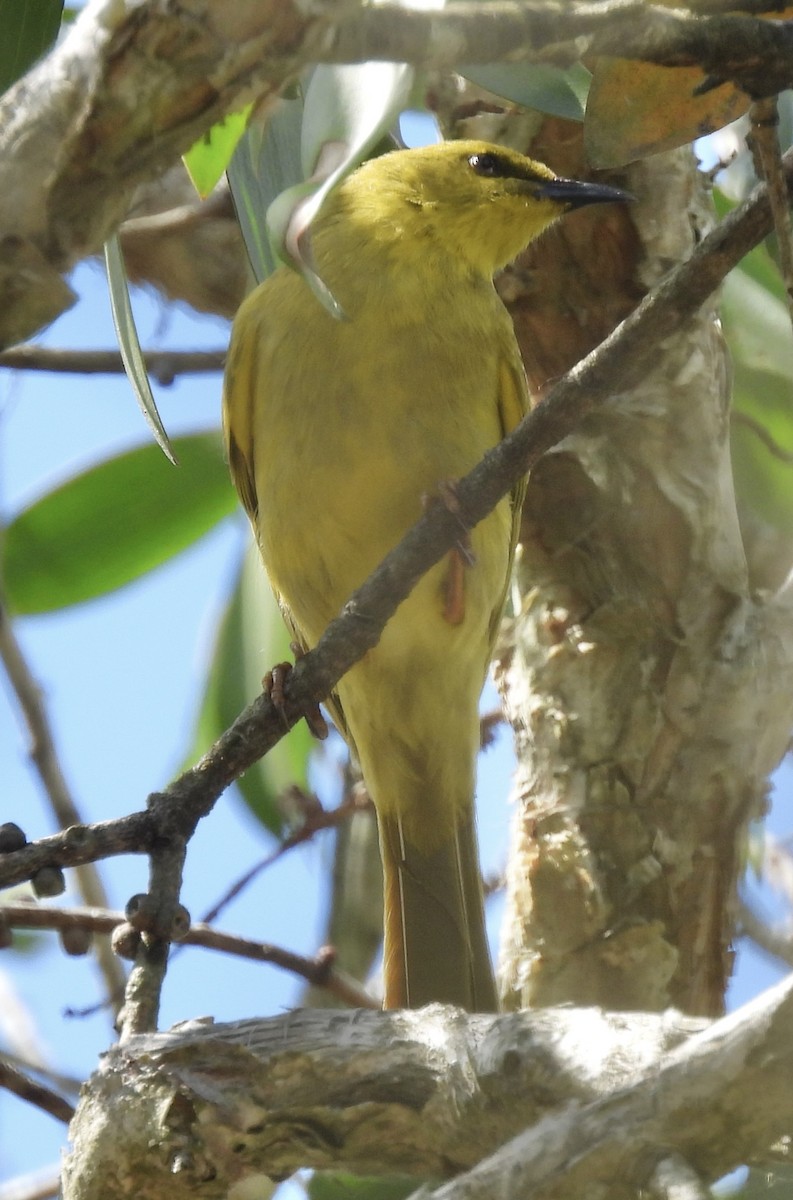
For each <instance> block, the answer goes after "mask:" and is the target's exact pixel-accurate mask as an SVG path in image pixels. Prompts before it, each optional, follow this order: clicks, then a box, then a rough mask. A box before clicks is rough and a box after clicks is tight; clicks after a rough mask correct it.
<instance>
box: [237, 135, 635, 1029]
mask: <svg viewBox="0 0 793 1200" xmlns="http://www.w3.org/2000/svg"><path fill="white" fill-rule="evenodd" d="M626 198H627V197H626V195H625V193H624V192H620V191H618V190H617V189H615V188H609V187H605V186H600V185H597V184H592V183H580V182H577V181H575V180H567V179H560V178H557V177H556V176H555V175H554V174H553V172H552V171H550V170H549V169H548V168H547V167H545V166H543V165H541V164H540V163H536V162H532V161H531V160H530V159H528V158H524V157H523V156H522V155H520V154H517V153H515V152H514V151H512V150H507V149H503V148H502V147H499V146H492V145H488V144H486V143H483V142H475V141H459V142H446V143H443V144H441V145H434V146H429V147H425V148H423V149H416V150H399V151H395V152H394V153H391V154H385V155H383V156H382V157H381V158H376V159H373V160H372V161H370V162H367V163H366V164H364V166H362V167H360V168H359V169H358V170H357V171H355V172H354V173H353V174H352V175H350V176H349V177H348V178H347V179H345V180H344V182H343V183H341V184H340V185H339V187H338V188H337V189H336V190H335V191H334V192H332V193H331V195H330V196H329V197H328V199H327V200H326V202H325V204H324V206H323V208H322V210H321V212H320V214H319V216H318V218H317V219H316V221H315V223H314V225H313V226H312V231H311V246H312V255H313V262H314V265H315V266H316V270H317V272H318V274H319V276H320V278H321V279H322V280H323V281H324V283H325V284H327V286H328V287H329V289H330V291H331V293H332V294H333V296H334V297H335V299H336V300H337V301H338V303H339V304H340V306H341V308H342V310H343V312H344V315H345V319H343V320H337V319H335V318H334V317H333V316H331V315H330V314H329V313H328V312H327V311H326V310H325V309H324V308H323V307H322V306H321V304H320V303H319V301H318V300H317V299H316V298H315V297H314V295H313V294H312V293H311V291H310V290H309V288H308V286H307V285H306V283H305V282H304V280H303V279H302V278H301V277H300V276H299V275H298V274H296V273H295V272H293V271H291V270H289V269H287V268H282V269H280V270H278V271H276V273H275V274H274V275H272V276H271V277H270V278H269V279H268V280H267V281H266V282H265V283H263V284H262V285H261V286H260V287H258V288H257V289H256V290H255V291H254V292H253V293H252V294H251V295H250V296H249V297H248V298H247V299H246V300H245V302H244V303H243V305H242V307H241V308H240V310H239V313H238V314H237V318H236V321H235V324H234V331H233V335H232V341H231V347H230V351H229V358H228V367H227V371H226V381H225V395H224V423H225V431H226V439H227V448H228V456H229V462H230V465H231V471H232V474H233V476H234V481H235V483H236V486H237V489H238V491H239V493H240V496H241V498H242V501H243V504H244V505H245V508H246V509H247V512H248V515H249V517H250V519H251V522H252V525H253V529H254V533H255V536H256V539H257V541H258V545H259V549H260V551H261V555H262V559H263V560H264V565H265V568H266V570H267V574H268V576H269V578H270V582H271V583H272V586H273V588H274V590H275V592H276V593H277V596H278V599H279V602H280V604H281V607H282V609H283V612H284V616H285V618H286V621H287V623H288V625H289V627H290V629H291V630H292V631H293V632H294V634H295V637H296V639H297V640H298V641H299V642H300V643H301V645H302V646H304V647H312V646H314V645H315V644H316V643H317V641H318V640H319V638H320V637H321V636H322V633H323V631H324V630H325V628H326V626H327V625H328V623H329V622H330V621H331V619H332V618H333V617H335V616H337V615H338V613H339V611H340V610H341V608H342V607H343V605H344V603H345V601H346V600H347V599H348V598H349V596H350V595H351V594H352V592H353V591H354V590H355V589H356V588H357V587H358V586H359V585H360V584H361V583H362V582H363V581H364V580H365V579H366V577H367V576H368V575H369V574H370V573H371V572H372V571H373V570H374V568H375V567H376V566H377V565H378V563H379V562H380V561H381V559H382V558H383V557H384V556H385V555H386V553H387V552H388V551H389V550H391V549H392V548H393V547H394V546H395V545H396V544H397V542H398V541H399V540H400V538H401V537H402V536H403V534H404V533H405V532H406V530H407V529H408V528H409V527H410V526H411V525H413V524H414V522H415V521H416V520H418V518H419V517H420V516H421V514H422V508H423V506H424V505H426V503H427V499H428V498H431V497H433V496H437V495H438V493H439V489H441V490H443V489H444V488H448V483H449V481H451V480H454V479H456V478H459V477H461V476H463V475H465V474H466V473H467V472H468V471H470V470H471V468H472V467H473V466H474V465H475V464H476V463H477V462H478V461H479V460H480V459H481V458H482V456H483V455H484V453H485V451H487V450H488V449H490V447H492V446H494V445H495V444H496V443H497V442H498V441H499V439H501V438H502V437H504V435H505V434H507V433H509V431H510V430H512V429H513V428H514V427H515V425H517V423H518V422H519V421H520V419H521V417H522V415H523V413H524V411H525V409H526V405H527V390H526V382H525V378H524V373H523V367H522V364H521V359H520V355H519V353H518V347H517V344H516V342H515V337H514V334H513V330H512V324H511V321H510V318H509V316H508V314H507V312H506V310H505V308H504V307H503V305H502V303H501V301H500V300H499V298H498V296H497V294H496V292H495V289H494V287H493V282H492V280H493V274H494V272H495V271H497V270H499V268H501V267H503V266H505V265H506V264H507V263H508V262H509V261H510V260H511V259H513V258H514V257H515V256H516V255H517V254H518V253H519V251H520V250H522V249H523V248H524V247H525V246H526V245H527V244H528V243H529V242H530V241H531V240H532V239H533V238H535V237H536V236H537V235H538V234H540V233H541V232H542V231H543V230H544V229H545V228H546V227H547V226H548V225H550V224H551V223H552V222H553V221H554V220H556V218H557V217H560V216H562V215H563V214H564V213H566V212H568V211H569V210H570V209H573V208H578V207H580V206H582V205H585V204H596V203H600V202H603V201H611V200H624V199H626ZM521 498H522V489H516V490H515V491H514V492H513V494H512V495H511V496H510V497H507V498H505V499H503V500H502V501H501V502H500V503H499V504H498V506H497V507H496V509H495V510H494V511H493V512H492V513H490V515H489V516H488V517H486V518H485V520H483V521H482V522H481V523H480V524H479V525H477V526H476V528H475V529H473V530H472V531H471V533H470V545H462V544H461V546H460V547H458V548H457V549H455V550H452V551H451V552H450V553H449V554H447V555H446V557H445V558H444V559H443V560H442V561H441V562H440V563H438V564H437V565H436V566H435V567H434V568H433V569H432V570H430V571H429V572H428V574H427V575H425V576H424V578H423V579H422V580H421V581H420V582H419V584H418V585H417V586H416V588H415V589H414V591H413V592H412V593H411V595H410V596H409V597H408V599H407V600H406V601H405V602H404V603H403V604H402V605H401V606H400V607H399V609H398V610H397V612H396V614H395V615H394V617H393V618H392V619H391V620H390V621H389V622H388V624H387V625H386V628H385V630H384V631H383V635H382V637H381V639H380V641H379V643H378V645H377V646H376V647H375V648H374V649H373V650H370V651H369V652H368V653H367V654H366V655H365V656H364V658H363V659H362V660H361V661H360V662H358V663H357V664H356V665H355V666H354V667H353V668H352V670H350V671H349V672H348V673H347V674H346V675H345V676H344V677H343V678H342V679H341V680H340V682H339V684H338V688H337V691H336V695H335V697H334V701H333V704H334V714H335V715H336V718H337V721H338V723H339V726H340V729H341V732H342V733H343V735H344V737H345V738H346V739H347V741H348V742H349V744H350V747H351V748H352V749H353V751H354V753H355V754H356V755H357V757H358V760H359V761H360V765H361V768H362V770H363V775H364V779H365V781H366V784H367V787H368V789H369V792H370V794H371V796H372V799H373V801H374V804H375V808H376V809H377V817H378V823H379V831H380V846H381V853H382V859H383V868H384V873H385V947H384V977H385V1004H386V1007H390V1008H394V1007H403V1006H410V1007H418V1006H419V1005H422V1004H426V1003H428V1002H430V1001H434V1000H435V1001H443V1002H447V1003H453V1004H459V1005H461V1006H462V1007H464V1008H466V1009H469V1010H472V1011H477V1010H479V1011H486V1010H494V1009H495V1008H497V1000H496V993H495V986H494V981H493V972H492V968H491V965H490V956H489V953H488V948H487V940H486V934H485V925H484V914H483V902H482V886H481V879H480V872H479V864H478V856H477V850H476V841H475V828H474V807H473V805H474V784H475V768H476V756H477V750H478V747H479V718H478V703H479V695H480V692H481V690H482V686H483V683H484V680H485V676H486V673H487V669H488V664H489V661H490V657H491V653H492V649H493V642H494V639H495V637H496V632H497V630H498V625H499V621H500V619H501V614H502V609H503V606H504V599H505V595H506V590H507V584H508V579H509V573H510V566H511V562H512V556H513V552H514V547H515V540H516V534H517V527H518V520H519V510H520V503H521Z"/></svg>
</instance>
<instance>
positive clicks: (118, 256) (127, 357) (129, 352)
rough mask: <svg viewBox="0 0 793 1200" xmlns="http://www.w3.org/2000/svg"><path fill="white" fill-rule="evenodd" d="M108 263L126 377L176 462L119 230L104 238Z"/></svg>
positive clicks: (156, 436) (158, 439) (163, 446)
mask: <svg viewBox="0 0 793 1200" xmlns="http://www.w3.org/2000/svg"><path fill="white" fill-rule="evenodd" d="M105 267H106V269H107V283H108V287H109V289H110V307H111V309H112V311H113V324H114V325H115V327H116V336H117V337H118V348H119V350H120V351H121V360H122V362H123V363H124V370H125V371H126V372H127V379H129V381H130V383H131V384H132V388H133V391H134V392H135V398H136V400H137V401H138V405H139V407H140V410H141V412H142V413H143V416H144V418H145V420H146V424H147V425H148V426H149V429H150V430H151V432H152V434H153V436H154V440H155V442H156V443H157V445H158V446H159V447H160V449H161V450H162V452H163V454H164V455H165V457H166V458H167V459H168V460H169V461H170V462H171V463H173V465H174V466H176V458H175V456H174V452H173V450H172V449H171V443H170V442H169V441H168V434H167V433H166V432H165V428H164V426H163V423H162V421H161V420H160V414H159V413H158V412H157V405H156V404H155V402H154V395H153V393H152V390H151V384H150V383H149V373H148V371H147V370H146V364H145V362H144V361H143V351H142V350H141V348H140V341H139V340H138V330H137V327H136V325H135V318H134V316H133V315H132V305H131V304H130V300H129V280H128V279H127V269H126V267H125V266H124V255H123V254H122V252H121V243H120V242H119V240H118V234H115V233H114V234H113V235H112V237H110V238H108V240H107V241H106V242H105Z"/></svg>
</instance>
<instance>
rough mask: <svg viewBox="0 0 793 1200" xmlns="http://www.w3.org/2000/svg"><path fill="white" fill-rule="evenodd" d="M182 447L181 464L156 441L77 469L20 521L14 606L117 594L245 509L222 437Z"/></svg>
mask: <svg viewBox="0 0 793 1200" xmlns="http://www.w3.org/2000/svg"><path fill="white" fill-rule="evenodd" d="M175 445H176V448H177V450H178V452H179V459H180V466H179V468H178V469H177V470H174V469H173V468H172V467H171V466H169V465H168V464H167V463H166V462H164V460H163V457H162V455H161V454H160V452H159V450H158V449H157V448H156V446H153V445H151V444H149V445H146V446H142V447H139V448H138V449H135V450H131V451H129V452H128V453H126V454H121V455H119V456H118V457H116V458H111V459H108V460H107V461H105V462H101V463H99V464H98V465H97V466H95V467H91V468H89V469H88V470H87V471H84V472H82V473H81V474H79V475H76V476H75V477H74V478H72V479H70V480H68V481H67V482H66V483H64V484H62V485H61V486H60V487H56V488H55V489H54V490H53V491H50V492H48V493H47V494H46V495H44V496H42V497H41V498H40V499H39V500H37V501H35V502H34V503H32V504H30V505H29V506H28V507H27V508H25V509H23V511H22V512H20V513H19V514H18V515H17V516H16V517H15V518H14V519H13V520H12V521H11V522H10V524H9V525H8V527H7V529H6V531H5V536H4V539H3V569H2V574H3V577H4V583H5V588H6V592H7V594H8V600H9V603H10V604H11V606H12V608H13V610H14V612H16V613H19V614H29V613H45V612H52V611H54V610H56V609H60V608H66V607H67V606H69V605H71V604H79V603H80V602H82V601H84V600H91V599H93V598H94V597H95V596H101V595H104V594H105V593H106V592H110V591H113V590H114V589H115V588H119V587H121V586H122V585H123V584H125V583H129V582H130V581H131V580H133V579H137V578H138V577H139V576H141V575H143V574H145V573H146V572H147V571H150V570H152V569H153V568H154V567H157V566H159V565H160V564H161V563H164V562H166V561H167V560H168V559H169V558H172V557H173V556H174V555H175V554H178V553H179V552H180V551H182V550H184V549H186V547H187V546H190V545H191V544H192V543H193V542H195V541H196V540H197V539H198V538H200V537H202V536H203V535H204V534H205V533H207V532H208V530H210V529H211V528H212V527H213V526H214V525H216V524H217V522H218V521H220V520H222V518H223V517H225V516H228V515H229V513H231V512H233V511H234V510H235V508H236V497H235V494H234V489H233V488H232V486H231V483H230V481H229V476H228V469H227V467H226V463H225V461H224V456H223V448H222V444H221V440H220V437H219V435H218V434H214V433H201V434H195V435H192V436H188V437H181V438H177V439H176V442H175Z"/></svg>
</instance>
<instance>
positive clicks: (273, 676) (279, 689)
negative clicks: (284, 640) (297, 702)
mask: <svg viewBox="0 0 793 1200" xmlns="http://www.w3.org/2000/svg"><path fill="white" fill-rule="evenodd" d="M291 650H292V653H293V654H294V656H295V659H298V658H302V657H303V654H304V651H303V647H302V646H300V645H299V644H298V643H297V642H292V643H291ZM291 672H292V664H291V663H290V662H280V663H276V664H275V666H274V667H271V668H270V670H269V671H268V672H267V674H266V675H265V676H264V678H263V679H262V690H263V691H265V692H267V695H268V696H269V697H270V699H271V700H272V702H273V705H274V706H275V708H277V709H278V711H279V712H280V713H281V715H282V716H283V717H284V719H286V712H285V708H286V695H285V692H284V686H285V684H286V681H287V679H288V678H289V676H290V674H291ZM303 718H304V720H305V722H306V725H308V727H309V729H310V730H311V733H312V734H313V735H314V737H315V738H317V740H318V741H320V742H323V741H324V740H325V738H326V737H327V736H328V722H327V721H326V720H325V718H324V717H323V715H322V711H321V709H320V707H319V705H318V704H311V705H309V706H308V707H307V708H306V709H305V711H304V712H303Z"/></svg>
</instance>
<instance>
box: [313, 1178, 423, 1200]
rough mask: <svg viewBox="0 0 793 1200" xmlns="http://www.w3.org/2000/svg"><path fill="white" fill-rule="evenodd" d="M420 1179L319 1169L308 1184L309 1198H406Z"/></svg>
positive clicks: (347, 1199)
mask: <svg viewBox="0 0 793 1200" xmlns="http://www.w3.org/2000/svg"><path fill="white" fill-rule="evenodd" d="M417 1184H418V1180H417V1179H415V1177H412V1176H408V1175H372V1176H368V1175H350V1174H348V1173H347V1172H346V1171H317V1172H315V1174H314V1175H312V1177H311V1179H310V1180H309V1184H308V1195H309V1200H404V1198H405V1197H406V1196H412V1195H413V1193H414V1192H415V1191H416V1186H417Z"/></svg>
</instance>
